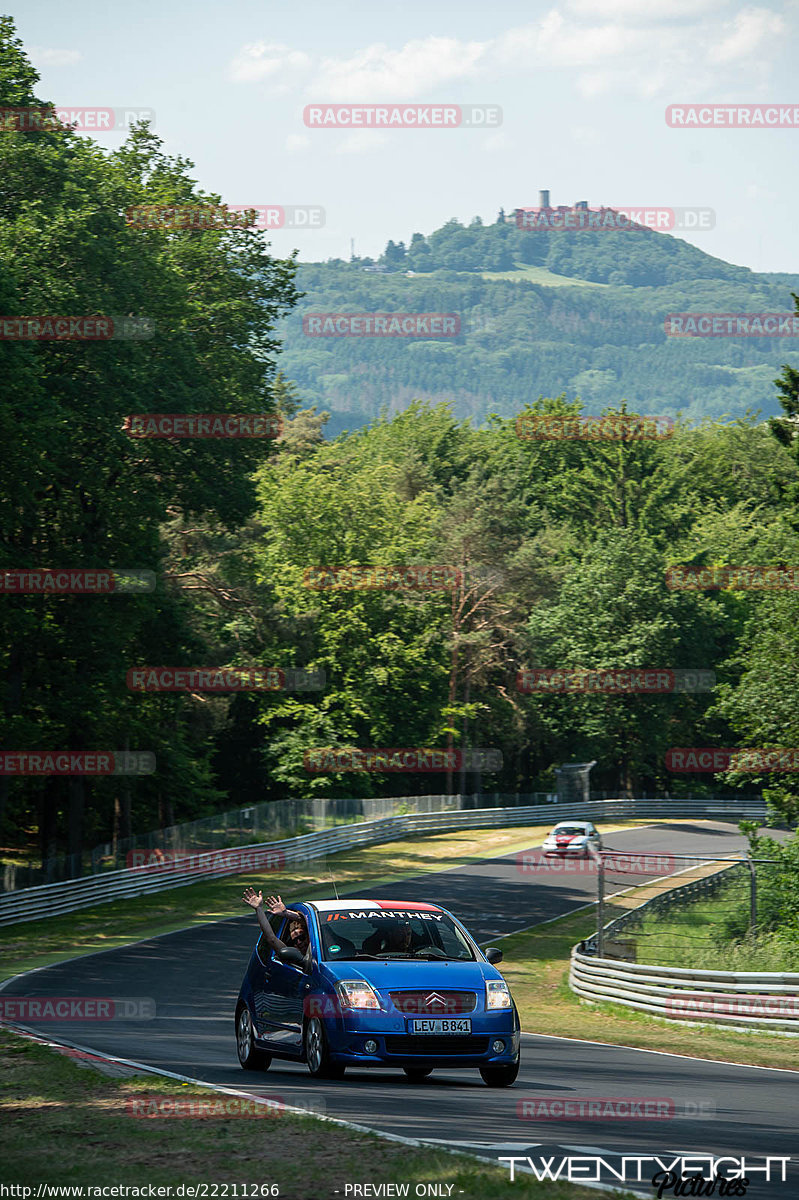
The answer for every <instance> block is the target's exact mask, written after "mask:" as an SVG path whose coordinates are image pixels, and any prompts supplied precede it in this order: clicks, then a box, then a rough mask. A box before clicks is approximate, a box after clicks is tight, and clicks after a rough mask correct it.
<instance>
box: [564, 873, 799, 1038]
mask: <svg viewBox="0 0 799 1200" xmlns="http://www.w3.org/2000/svg"><path fill="white" fill-rule="evenodd" d="M742 870H743V871H746V872H747V875H748V868H747V866H746V864H745V863H744V864H738V863H735V864H733V865H732V866H729V867H725V868H724V869H723V870H721V871H717V872H716V873H715V874H713V875H710V876H706V877H705V878H703V879H695V880H692V881H691V882H690V883H687V884H683V885H682V886H680V887H676V888H672V889H671V890H670V891H668V892H663V893H661V894H660V895H659V896H655V897H653V898H652V899H651V900H648V901H647V902H646V903H645V904H642V905H640V906H639V907H638V908H634V909H631V910H630V911H629V912H627V913H624V915H623V916H621V917H617V918H616V920H615V921H611V922H609V923H608V924H607V925H606V926H605V927H604V930H603V933H604V936H605V937H606V938H607V937H613V936H615V935H616V934H618V933H620V932H622V931H623V930H624V929H625V928H626V927H627V926H628V925H631V924H632V925H634V924H636V923H637V922H639V921H640V920H641V917H642V916H643V915H644V914H645V913H646V912H647V911H649V912H652V911H662V910H663V909H668V907H669V905H670V904H674V903H675V902H676V903H680V902H682V901H684V900H685V899H690V898H693V897H696V898H697V899H700V898H702V897H703V896H705V895H707V894H712V892H713V891H715V890H716V889H717V888H718V887H719V886H720V885H721V884H722V882H723V881H724V880H725V879H727V878H729V876H730V875H731V874H735V873H736V872H740V871H742ZM592 943H594V939H593V938H591V939H588V942H581V943H580V944H579V945H578V946H575V947H574V949H573V950H572V955H571V966H570V970H569V986H570V988H571V989H572V991H573V992H575V993H576V994H577V995H578V996H581V997H582V999H584V1000H593V1001H595V1002H596V1001H605V1002H610V1003H613V1004H621V1005H623V1006H624V1007H625V1008H635V1009H638V1010H639V1011H640V1012H648V1013H652V1014H653V1015H655V1016H659V1017H665V1018H666V1019H667V1020H669V1021H678V1022H680V1023H681V1024H691V1025H695V1024H713V1025H724V1026H727V1027H728V1028H732V1029H745V1030H755V1029H762V1030H764V1031H766V1032H769V1033H779V1034H783V1035H784V1036H787V1035H788V1034H792V1035H793V1036H795V1037H799V973H796V972H782V971H709V970H699V969H693V968H691V967H658V966H654V965H652V964H651V963H629V962H620V961H619V960H618V959H615V958H597V957H596V955H594V954H586V953H584V952H583V950H584V949H585V948H586V947H590V945H591V944H592ZM581 947H582V949H581Z"/></svg>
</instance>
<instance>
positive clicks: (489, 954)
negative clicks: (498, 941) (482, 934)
mask: <svg viewBox="0 0 799 1200" xmlns="http://www.w3.org/2000/svg"><path fill="white" fill-rule="evenodd" d="M483 954H485V956H486V958H487V959H488V961H489V962H490V963H492V964H493V963H498V962H502V951H501V950H499V949H498V948H497V947H496V946H489V947H488V949H487V950H484V951H483Z"/></svg>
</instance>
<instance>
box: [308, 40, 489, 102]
mask: <svg viewBox="0 0 799 1200" xmlns="http://www.w3.org/2000/svg"><path fill="white" fill-rule="evenodd" d="M489 45H490V43H487V42H461V41H458V39H457V38H447V37H428V38H421V39H419V40H418V41H415V42H406V44H405V45H404V46H403V47H402V48H401V49H400V50H390V49H389V48H388V47H387V46H385V45H383V44H382V43H379V44H375V45H373V46H367V47H366V48H365V49H363V50H360V51H358V53H357V54H355V55H353V56H352V57H351V58H348V59H336V58H327V59H325V60H324V61H323V62H322V64H321V67H320V69H319V72H318V74H317V76H316V78H315V79H314V82H313V90H314V92H315V94H316V95H317V96H318V97H321V98H324V99H325V100H332V101H340V102H347V101H358V102H364V103H367V102H369V101H379V100H414V99H417V98H418V97H425V96H427V95H428V94H429V93H430V92H431V91H432V90H433V89H434V88H439V87H441V86H442V84H447V83H453V82H456V81H458V80H461V79H468V78H472V77H474V76H475V74H476V68H477V66H478V64H479V63H480V61H481V59H483V58H484V57H485V53H486V50H487V47H488V46H489Z"/></svg>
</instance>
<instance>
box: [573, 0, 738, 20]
mask: <svg viewBox="0 0 799 1200" xmlns="http://www.w3.org/2000/svg"><path fill="white" fill-rule="evenodd" d="M725 2H726V0H567V3H566V7H567V8H568V9H570V10H571V11H572V12H573V13H576V14H577V16H581V17H599V18H604V19H605V20H608V19H610V20H620V21H625V22H627V23H629V24H632V25H649V24H654V23H655V22H657V21H674V20H680V19H681V18H685V17H693V18H696V17H698V16H700V15H701V14H702V13H708V12H711V11H713V10H714V9H717V8H720V7H722V6H723V5H724V3H725Z"/></svg>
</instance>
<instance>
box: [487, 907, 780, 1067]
mask: <svg viewBox="0 0 799 1200" xmlns="http://www.w3.org/2000/svg"><path fill="white" fill-rule="evenodd" d="M642 899H643V897H641V896H639V897H638V898H636V896H635V892H630V893H627V894H626V895H625V896H623V897H619V898H617V899H615V900H614V901H613V902H609V903H606V905H605V919H606V920H608V921H610V920H612V919H613V918H614V917H617V916H620V915H621V914H622V913H623V912H624V911H626V910H627V909H628V908H630V907H635V905H636V904H638V903H640V902H641V900H642ZM595 928H596V918H595V915H594V913H593V912H592V911H589V910H586V911H585V912H579V913H573V914H572V915H571V916H569V917H562V918H561V919H560V920H558V921H553V922H552V923H551V924H548V925H538V926H535V927H534V928H532V929H530V930H527V931H525V932H523V933H516V934H512V935H511V936H510V937H507V938H504V939H503V940H502V943H501V945H502V951H503V955H504V961H503V963H502V967H501V970H502V973H503V975H504V976H505V978H506V979H507V981H508V983H509V985H510V988H511V990H512V992H513V996H514V999H515V1000H516V1004H517V1006H518V1008H519V1013H520V1015H521V1022H522V1029H523V1030H524V1031H525V1033H545V1034H554V1035H557V1036H559V1037H568V1038H579V1039H583V1040H586V1041H596V1042H610V1043H612V1044H613V1045H618V1046H635V1047H638V1048H640V1049H643V1050H665V1051H670V1052H671V1053H673V1054H685V1055H689V1056H690V1057H693V1058H699V1057H701V1058H719V1059H726V1060H727V1061H728V1062H735V1063H744V1064H747V1063H748V1064H752V1065H756V1066H762V1067H785V1068H789V1069H791V1070H799V1044H797V1042H796V1041H794V1040H793V1039H787V1038H780V1037H776V1036H774V1035H769V1034H763V1033H751V1034H750V1033H734V1032H732V1031H731V1030H726V1029H717V1028H714V1027H713V1026H709V1025H703V1026H702V1027H701V1029H698V1028H696V1027H693V1026H690V1025H676V1024H671V1023H669V1022H667V1021H665V1020H660V1019H658V1018H657V1017H650V1016H649V1015H648V1014H647V1013H642V1012H636V1011H635V1010H633V1009H624V1008H622V1007H621V1006H618V1007H617V1006H615V1005H613V1004H589V1003H588V1002H587V1001H584V1000H580V999H579V998H578V997H577V996H575V995H574V993H573V992H572V991H571V990H570V988H569V983H568V979H569V956H570V954H571V949H572V946H574V945H575V943H576V942H579V941H581V940H582V939H583V938H586V937H588V936H589V935H590V934H592V933H593V932H594V930H595Z"/></svg>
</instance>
